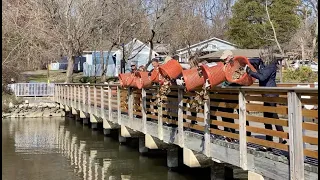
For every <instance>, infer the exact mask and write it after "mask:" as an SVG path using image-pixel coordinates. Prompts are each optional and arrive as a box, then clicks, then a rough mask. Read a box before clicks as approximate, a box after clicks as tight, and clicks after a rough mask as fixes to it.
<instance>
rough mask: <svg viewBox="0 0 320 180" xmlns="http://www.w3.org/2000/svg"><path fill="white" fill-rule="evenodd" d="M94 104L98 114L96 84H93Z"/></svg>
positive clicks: (95, 112) (95, 111)
mask: <svg viewBox="0 0 320 180" xmlns="http://www.w3.org/2000/svg"><path fill="white" fill-rule="evenodd" d="M93 106H94V114H95V115H96V116H97V115H98V109H97V106H98V105H97V87H96V85H94V86H93Z"/></svg>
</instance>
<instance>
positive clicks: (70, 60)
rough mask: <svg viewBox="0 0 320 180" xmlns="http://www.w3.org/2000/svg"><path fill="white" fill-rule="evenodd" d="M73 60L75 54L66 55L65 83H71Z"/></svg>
mask: <svg viewBox="0 0 320 180" xmlns="http://www.w3.org/2000/svg"><path fill="white" fill-rule="evenodd" d="M74 61H75V56H73V55H71V54H69V55H68V67H67V79H66V83H72V74H73V66H74Z"/></svg>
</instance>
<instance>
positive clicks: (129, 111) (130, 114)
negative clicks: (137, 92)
mask: <svg viewBox="0 0 320 180" xmlns="http://www.w3.org/2000/svg"><path fill="white" fill-rule="evenodd" d="M128 95H129V100H128V103H129V104H128V114H129V121H130V122H129V124H130V128H132V126H133V91H132V88H131V87H129V88H128Z"/></svg>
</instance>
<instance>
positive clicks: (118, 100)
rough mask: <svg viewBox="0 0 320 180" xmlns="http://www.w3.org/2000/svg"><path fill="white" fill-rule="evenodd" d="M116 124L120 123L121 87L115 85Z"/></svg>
mask: <svg viewBox="0 0 320 180" xmlns="http://www.w3.org/2000/svg"><path fill="white" fill-rule="evenodd" d="M117 104H118V118H117V119H118V124H120V125H121V89H120V87H119V86H117Z"/></svg>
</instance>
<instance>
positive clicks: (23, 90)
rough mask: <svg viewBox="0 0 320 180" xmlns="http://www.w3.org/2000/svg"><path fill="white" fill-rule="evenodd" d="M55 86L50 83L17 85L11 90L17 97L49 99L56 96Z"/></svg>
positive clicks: (11, 85)
mask: <svg viewBox="0 0 320 180" xmlns="http://www.w3.org/2000/svg"><path fill="white" fill-rule="evenodd" d="M54 87H55V85H54V84H51V83H50V84H48V83H15V84H9V88H10V89H11V90H12V92H13V93H14V94H15V95H16V96H21V97H48V96H54Z"/></svg>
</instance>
